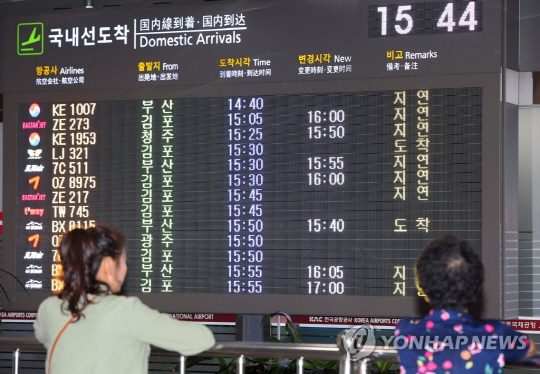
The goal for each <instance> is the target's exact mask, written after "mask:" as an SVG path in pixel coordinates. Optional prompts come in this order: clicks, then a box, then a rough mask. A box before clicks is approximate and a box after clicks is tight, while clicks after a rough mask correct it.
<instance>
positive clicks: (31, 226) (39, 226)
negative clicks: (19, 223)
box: [26, 221, 43, 231]
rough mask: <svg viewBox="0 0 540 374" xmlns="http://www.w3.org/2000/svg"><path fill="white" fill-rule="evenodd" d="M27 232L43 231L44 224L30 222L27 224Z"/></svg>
mask: <svg viewBox="0 0 540 374" xmlns="http://www.w3.org/2000/svg"><path fill="white" fill-rule="evenodd" d="M26 230H28V231H41V230H43V223H41V222H34V221H30V222H28V223H27V224H26Z"/></svg>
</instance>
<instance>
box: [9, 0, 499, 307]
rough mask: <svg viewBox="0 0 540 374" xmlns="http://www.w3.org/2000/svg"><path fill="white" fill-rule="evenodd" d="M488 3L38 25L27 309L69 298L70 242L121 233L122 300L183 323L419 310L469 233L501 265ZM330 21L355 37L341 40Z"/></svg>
mask: <svg viewBox="0 0 540 374" xmlns="http://www.w3.org/2000/svg"><path fill="white" fill-rule="evenodd" d="M308 3H309V7H308ZM254 4H257V5H259V6H255V5H254ZM487 4H490V2H488V1H456V2H444V1H443V2H439V1H435V2H418V1H413V2H410V4H399V5H396V4H393V3H390V2H389V3H388V4H383V2H380V4H379V2H377V4H363V3H362V4H361V2H358V1H343V2H342V3H340V5H339V6H336V4H335V2H329V1H321V2H316V4H314V2H313V1H311V2H307V1H302V0H300V1H291V2H288V3H287V4H286V5H285V4H279V3H274V2H265V1H261V2H253V3H250V4H249V5H248V4H242V3H235V2H232V3H217V4H215V5H214V4H210V5H208V4H204V5H200V6H199V5H189V6H185V7H165V6H164V7H161V6H160V7H149V8H145V9H140V8H129V9H130V11H123V12H119V11H118V10H107V11H101V12H95V13H88V12H73V13H74V15H75V17H71V18H66V17H65V15H58V14H53V15H50V16H48V17H45V16H29V17H26V18H22V19H21V20H17V21H16V22H14V23H13V24H12V25H10V26H9V27H8V29H9V30H10V31H9V32H7V35H6V38H5V42H6V44H9V45H10V46H13V45H16V46H17V48H16V49H17V50H16V53H12V54H7V55H6V58H5V59H6V62H8V64H9V67H7V68H6V69H5V70H6V73H7V74H6V77H5V82H6V86H7V90H6V91H7V92H6V110H5V111H6V136H5V138H6V139H9V140H7V141H6V144H5V154H8V155H10V156H9V157H5V158H4V159H5V160H6V172H5V177H4V181H5V188H4V192H5V193H4V206H5V208H4V210H5V215H6V226H5V227H6V230H5V231H6V235H5V244H4V248H10V247H11V248H16V251H13V252H11V253H10V254H8V255H7V258H8V261H11V263H12V264H14V266H15V271H16V275H17V276H18V277H19V279H21V281H22V282H23V284H24V285H25V287H26V289H27V290H28V292H30V294H31V296H32V298H33V300H32V301H30V302H26V301H24V300H23V298H24V296H23V294H22V293H20V294H19V295H17V297H16V300H17V302H18V303H20V304H19V305H22V307H23V308H33V307H34V306H35V305H37V301H39V300H40V299H41V298H42V297H44V296H45V295H47V294H50V293H51V291H52V292H57V291H59V290H60V289H61V288H62V287H63V283H62V278H61V275H62V267H61V263H60V256H59V254H58V249H57V246H58V243H59V242H60V240H61V237H62V234H63V233H65V232H66V230H69V229H72V228H74V227H89V226H92V225H94V224H96V223H106V224H111V225H114V226H116V227H118V228H120V229H121V230H122V231H124V232H125V233H126V236H127V239H128V267H129V272H128V278H127V280H126V283H125V285H124V288H123V291H124V292H126V293H127V294H136V295H141V296H142V297H143V298H145V300H147V302H149V303H151V304H153V305H155V306H158V307H160V308H161V309H165V310H169V311H171V312H189V311H197V312H216V313H248V314H249V313H267V312H271V311H273V310H278V309H281V310H286V311H288V312H290V313H296V314H309V313H314V312H316V313H327V314H339V315H343V314H362V315H366V314H376V315H394V316H395V315H396V314H398V315H399V314H401V313H412V312H414V310H415V306H416V304H417V300H418V299H419V298H418V296H419V295H418V292H417V290H416V289H415V285H414V271H413V268H414V261H415V259H416V257H417V255H418V252H419V249H420V248H421V247H422V246H424V245H425V244H426V243H427V242H429V241H430V240H431V239H433V238H435V237H439V236H441V235H443V234H446V233H450V234H453V235H455V236H458V237H461V238H465V239H467V240H469V241H470V242H471V244H472V245H473V246H474V247H475V248H477V249H478V250H479V251H481V253H482V255H483V257H484V258H486V257H489V256H486V254H487V252H485V251H486V249H485V246H486V243H488V244H489V245H492V244H493V242H494V240H495V243H496V238H497V235H498V234H497V231H496V230H498V229H497V227H498V225H499V217H498V210H497V209H498V208H497V206H498V204H499V203H498V201H494V200H493V198H492V197H493V196H496V197H497V196H498V190H499V181H498V180H494V181H492V182H491V183H489V184H487V185H486V183H485V181H486V178H488V177H490V176H493V175H495V174H496V173H497V168H498V164H497V162H496V160H497V159H498V156H497V155H498V148H497V144H498V143H497V139H495V138H494V137H492V136H490V134H491V135H492V134H497V133H498V132H499V119H498V107H499V102H498V93H497V92H494V88H495V90H496V89H498V85H499V75H498V73H497V71H498V69H499V65H498V62H497V59H493V58H486V56H485V53H479V52H478V51H476V50H474V48H472V47H471V45H470V44H472V45H473V47H474V46H475V45H477V44H478V43H482V44H483V45H487V46H488V47H493V51H494V53H498V52H497V51H498V49H497V48H498V44H497V43H498V42H499V38H498V36H493V34H495V35H496V34H497V33H496V32H495V31H494V30H496V29H497V26H498V24H497V22H495V23H494V24H489V23H487V22H486V21H485V20H486V19H487V17H488V15H490V14H491V15H493V14H495V13H496V12H497V10H496V9H494V8H493V7H489V6H486V5H487ZM302 9H305V17H304V18H301V19H297V18H295V17H293V15H294V14H296V15H299V14H302V13H301V10H302ZM328 12H329V13H328ZM283 14H287V16H284V15H283ZM278 15H279V17H278ZM326 17H329V18H331V17H337V18H335V19H341V20H343V22H342V23H341V25H339V26H337V25H336V28H335V29H333V28H331V29H329V30H326V29H324V30H323V28H321V27H320V25H321V24H320V22H321V21H322V20H323V19H325V18H326ZM358 19H360V20H362V22H358ZM327 31H328V32H327ZM15 32H16V34H15ZM268 34H271V35H272V38H270V37H269V36H268ZM15 35H17V38H15ZM286 35H289V37H288V38H287V36H286ZM279 36H283V39H281V38H280V37H279ZM465 40H467V41H470V43H469V44H467V46H465V47H462V46H461V45H460V43H461V42H463V41H465ZM265 41H268V44H266V43H264V42H265ZM431 41H433V42H431ZM426 42H429V43H428V44H426ZM442 42H447V43H446V44H443V43H442ZM430 45H431V47H430ZM179 52H180V55H178V54H179ZM182 52H183V53H185V55H183V54H182ZM469 52H470V54H472V55H473V56H474V57H477V59H471V62H470V64H468V65H467V66H461V65H459V64H456V61H457V60H459V58H461V57H463V56H464V55H466V54H467V53H469ZM105 58H107V59H105ZM368 62H369V63H368ZM470 73H474V74H470ZM374 78H377V79H374ZM126 88H129V90H126ZM487 160H488V161H489V160H493V163H492V165H489V163H488V162H486V161H487ZM7 163H9V165H7ZM10 176H13V177H14V178H10ZM486 197H490V199H488V200H487V201H486ZM490 209H494V211H495V212H496V214H490V212H492V210H490ZM488 215H489V216H490V217H488V218H487V217H486V216H488ZM8 220H9V221H10V222H9V223H8ZM494 237H495V239H493V238H494ZM494 250H495V251H498V246H497V248H494ZM488 261H489V260H488ZM494 261H495V262H496V261H498V260H494ZM496 266H497V267H498V268H500V264H497V265H496ZM499 279H500V278H499V270H496V271H495V272H494V273H493V275H488V281H490V280H494V281H497V282H498V281H499ZM14 286H15V285H14ZM16 287H17V286H16ZM20 288H21V287H20V286H18V290H19V291H20ZM19 291H18V292H19ZM34 295H35V296H34ZM36 300H37V301H36ZM490 302H491V303H492V305H493V309H492V310H493V312H492V313H498V312H499V309H498V308H499V306H500V301H499V299H498V296H495V297H494V298H493V299H492V300H491V301H490ZM321 305H322V306H321ZM389 306H394V309H393V310H392V309H388V308H389ZM343 308H348V309H349V310H348V311H344V310H343ZM398 310H399V312H397V311H398Z"/></svg>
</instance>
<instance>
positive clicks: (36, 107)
mask: <svg viewBox="0 0 540 374" xmlns="http://www.w3.org/2000/svg"><path fill="white" fill-rule="evenodd" d="M28 112H30V115H31V116H32V117H34V118H36V117H37V116H39V113H41V108H40V107H39V105H38V104H36V103H33V104H32V105H30V110H29V111H28Z"/></svg>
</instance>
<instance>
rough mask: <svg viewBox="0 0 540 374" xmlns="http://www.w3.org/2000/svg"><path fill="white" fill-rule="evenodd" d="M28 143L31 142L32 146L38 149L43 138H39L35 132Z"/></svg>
mask: <svg viewBox="0 0 540 374" xmlns="http://www.w3.org/2000/svg"><path fill="white" fill-rule="evenodd" d="M28 141H29V142H30V145H31V146H32V147H37V146H38V145H39V142H40V141H41V138H40V137H39V134H38V133H37V132H33V133H31V134H30V137H29V138H28Z"/></svg>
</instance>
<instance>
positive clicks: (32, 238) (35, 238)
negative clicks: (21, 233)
mask: <svg viewBox="0 0 540 374" xmlns="http://www.w3.org/2000/svg"><path fill="white" fill-rule="evenodd" d="M39 237H40V235H39V234H34V235H32V236H29V237H28V241H29V242H31V243H32V247H34V248H36V247H37V246H38V243H39Z"/></svg>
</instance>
